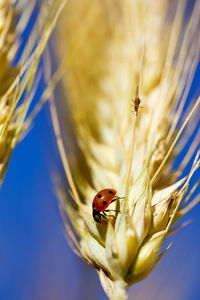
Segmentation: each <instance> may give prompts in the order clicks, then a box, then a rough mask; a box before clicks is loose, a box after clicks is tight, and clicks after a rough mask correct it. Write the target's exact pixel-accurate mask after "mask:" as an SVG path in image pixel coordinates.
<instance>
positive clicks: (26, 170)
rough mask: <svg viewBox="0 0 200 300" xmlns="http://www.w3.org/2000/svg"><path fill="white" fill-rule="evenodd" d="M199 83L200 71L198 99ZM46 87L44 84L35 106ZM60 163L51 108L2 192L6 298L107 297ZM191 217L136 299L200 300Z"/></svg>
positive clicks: (194, 214) (0, 279) (1, 278)
mask: <svg viewBox="0 0 200 300" xmlns="http://www.w3.org/2000/svg"><path fill="white" fill-rule="evenodd" d="M36 13H37V10H36V12H35V14H36ZM33 23H34V16H33V18H32V19H31V21H30V23H29V26H28V27H27V29H26V31H25V32H24V33H23V35H22V37H21V39H22V46H23V41H25V40H26V38H27V36H28V35H29V32H30V30H31V28H32V25H33ZM198 78H199V70H197V74H196V77H195V82H194V83H193V86H192V89H191V93H190V97H191V96H192V94H193V93H194V92H195V91H196V87H197V85H198V80H199V79H198ZM43 89H44V83H43V82H42V80H41V82H40V85H39V87H38V90H37V94H36V97H35V99H34V101H37V99H38V98H39V96H40V94H41V91H42V90H43ZM188 101H189V99H188ZM182 155H184V153H182ZM178 159H181V157H179V158H178ZM57 162H58V153H57V148H56V144H55V138H54V135H53V130H52V127H51V123H50V114H49V109H48V105H45V106H44V108H43V110H42V111H41V113H40V114H39V115H38V116H37V117H36V119H35V121H34V124H33V127H32V129H31V131H30V132H29V134H28V135H27V136H26V137H25V138H24V139H23V140H22V142H21V143H20V144H19V145H18V146H17V147H16V149H15V150H14V153H13V155H12V158H11V161H10V164H9V167H8V170H7V173H6V176H5V179H4V183H3V186H2V188H1V190H0V300H93V299H95V300H100V299H101V300H103V299H106V296H105V294H104V292H103V290H102V288H101V285H100V283H99V279H98V276H97V274H96V272H95V270H93V268H91V267H90V266H89V265H87V264H86V263H85V262H83V261H82V260H81V259H80V258H79V257H77V256H76V255H75V254H74V253H73V252H72V250H71V249H70V247H69V245H68V244H67V241H66V239H65V236H64V226H63V223H62V219H61V216H60V213H59V209H58V203H57V198H56V195H55V190H54V186H53V181H52V175H53V172H54V171H55V169H56V165H57ZM188 219H189V220H191V223H190V224H189V225H188V226H186V227H185V228H183V229H181V230H180V231H179V232H177V233H176V234H174V235H173V236H171V237H169V238H168V239H167V241H166V243H165V246H167V245H168V244H169V243H170V242H171V241H174V242H173V245H172V246H171V247H170V249H169V251H168V252H167V254H166V255H165V256H164V257H163V258H162V260H161V261H160V263H159V264H158V266H157V267H156V269H155V270H154V271H153V272H152V273H151V274H150V275H149V277H148V278H147V279H145V280H144V281H142V282H140V283H138V284H136V285H135V286H132V287H131V288H130V289H129V299H130V300H132V299H133V300H145V299H148V300H153V299H157V300H165V299H168V300H169V299H170V300H199V299H200V238H199V236H200V234H199V232H200V205H197V206H196V207H195V208H194V209H193V210H192V211H191V212H190V213H188V214H187V216H186V217H184V218H183V221H184V220H188Z"/></svg>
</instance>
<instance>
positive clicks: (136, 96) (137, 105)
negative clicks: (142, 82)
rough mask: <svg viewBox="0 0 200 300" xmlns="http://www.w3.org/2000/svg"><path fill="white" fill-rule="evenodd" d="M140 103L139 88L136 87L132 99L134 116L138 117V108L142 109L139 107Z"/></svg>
mask: <svg viewBox="0 0 200 300" xmlns="http://www.w3.org/2000/svg"><path fill="white" fill-rule="evenodd" d="M141 102H142V100H141V99H140V98H139V88H138V86H137V89H136V95H135V99H133V106H134V111H135V113H136V116H138V111H139V108H142V106H140V103H141Z"/></svg>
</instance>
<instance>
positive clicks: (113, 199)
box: [111, 196, 125, 203]
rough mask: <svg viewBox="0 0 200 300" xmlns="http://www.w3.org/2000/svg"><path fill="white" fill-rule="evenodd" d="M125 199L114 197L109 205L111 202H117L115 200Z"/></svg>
mask: <svg viewBox="0 0 200 300" xmlns="http://www.w3.org/2000/svg"><path fill="white" fill-rule="evenodd" d="M124 198H125V197H118V196H117V197H115V198H114V199H113V200H112V201H111V203H113V202H115V201H117V200H120V199H124Z"/></svg>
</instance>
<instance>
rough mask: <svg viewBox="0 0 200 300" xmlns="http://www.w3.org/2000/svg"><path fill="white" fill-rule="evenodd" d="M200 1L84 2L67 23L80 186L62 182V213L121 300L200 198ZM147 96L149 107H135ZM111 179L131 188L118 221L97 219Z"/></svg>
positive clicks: (67, 83) (61, 127) (72, 169)
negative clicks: (196, 85) (199, 76)
mask: <svg viewBox="0 0 200 300" xmlns="http://www.w3.org/2000/svg"><path fill="white" fill-rule="evenodd" d="M199 6H200V2H199V1H198V0H197V1H195V3H194V5H193V6H192V5H191V2H190V1H169V0H161V1H153V0H142V1H141V0H136V1H130V0H121V1H114V0H111V1H106V0H104V1H100V0H95V1H92V2H91V1H89V0H84V1H82V0H76V1H71V2H69V3H68V6H67V8H66V11H65V14H64V15H63V18H62V19H61V21H60V23H59V26H58V32H57V44H56V45H59V47H57V48H56V50H57V51H58V53H59V55H60V57H62V59H63V58H64V59H65V62H66V69H67V75H66V77H65V78H64V81H63V82H64V88H65V91H66V98H65V100H64V101H62V102H61V99H59V102H57V106H55V104H54V103H53V102H52V105H51V112H52V120H53V125H54V129H55V133H56V137H57V143H58V147H59V151H60V155H61V158H62V161H63V166H64V169H65V173H66V177H67V180H68V186H69V193H68V192H67V193H66V194H65V193H64V192H62V191H61V190H59V196H60V199H61V200H62V201H61V207H62V213H63V217H64V220H65V224H66V229H67V233H68V237H69V242H70V244H71V246H72V248H73V250H74V251H75V252H76V253H77V254H78V255H80V256H81V257H82V258H84V259H85V260H86V261H87V262H89V263H90V264H91V265H93V266H94V267H95V268H96V270H97V272H98V274H99V277H100V280H101V283H102V286H103V288H104V290H105V292H106V293H107V295H108V297H109V298H110V299H126V297H127V296H126V290H127V288H128V286H129V285H131V284H133V283H135V282H137V281H139V280H142V279H143V278H145V277H146V276H147V275H148V274H149V273H150V272H151V270H152V269H153V268H154V267H155V266H156V264H157V263H158V261H159V260H160V259H161V257H162V256H163V255H164V254H165V252H166V251H167V249H166V250H165V251H164V252H162V253H160V251H161V246H162V244H163V241H164V239H165V238H166V237H167V236H168V235H169V234H171V233H173V232H174V231H175V230H177V229H178V228H179V227H172V226H173V225H174V224H175V223H176V222H177V221H178V220H179V219H180V217H181V216H183V215H184V214H185V213H186V212H187V211H188V210H190V209H191V208H192V207H193V206H194V205H195V204H196V203H197V202H199V195H198V196H197V197H196V198H195V199H193V201H192V202H191V201H190V202H189V200H190V199H191V197H192V195H193V193H194V191H195V190H196V188H197V187H198V184H199V180H198V181H197V182H196V183H195V184H194V185H193V186H192V187H191V186H190V182H191V181H190V180H191V178H192V176H193V174H194V173H195V172H196V171H197V170H198V172H199V164H200V160H199V151H198V147H199V130H197V129H198V126H199V125H198V124H199V123H198V122H199V117H198V116H199V104H200V98H198V99H197V100H195V99H192V100H191V101H190V103H189V105H187V106H186V100H187V98H188V94H189V91H190V88H191V83H192V81H193V78H194V74H195V71H196V67H197V64H198V61H199V50H200V37H199V25H200V11H199ZM136 91H137V93H136ZM136 94H137V96H139V97H140V98H141V100H142V102H141V106H142V107H143V108H140V109H139V112H138V113H136V114H135V112H132V107H131V104H132V99H134V98H135V95H136ZM186 107H187V110H186ZM133 110H134V109H133ZM64 112H65V113H64ZM70 124H71V128H69V127H68V126H69V125H70ZM70 130H71V131H72V133H70ZM69 133H70V134H71V137H72V138H71V140H70V138H69V137H68V135H67V134H69ZM191 137H192V140H193V142H191V143H190V144H188V141H189V139H191ZM69 144H71V145H70V146H69ZM67 145H68V148H67ZM184 148H185V149H187V150H185V151H184V157H183V159H182V161H181V162H179V166H178V167H177V168H176V170H172V163H173V161H174V160H175V158H176V157H177V156H178V155H179V153H181V151H182V150H183V149H184ZM66 153H67V154H66ZM191 161H193V162H192V163H191ZM187 166H190V171H189V173H188V174H187V176H185V177H182V172H183V170H184V169H185V168H186V167H187ZM104 188H114V189H116V190H117V193H118V195H119V196H125V199H124V200H123V201H120V203H119V202H118V203H117V204H115V205H114V204H112V205H111V207H112V208H115V206H116V207H117V208H120V209H121V213H119V214H117V215H116V221H115V222H114V223H113V222H111V221H109V220H108V223H107V225H105V224H98V223H95V221H94V220H93V218H92V201H93V198H94V196H95V194H96V193H97V192H98V191H99V190H101V189H104ZM188 191H190V192H189V193H188ZM186 194H187V197H185V195H186ZM70 224H71V225H72V226H71V225H70Z"/></svg>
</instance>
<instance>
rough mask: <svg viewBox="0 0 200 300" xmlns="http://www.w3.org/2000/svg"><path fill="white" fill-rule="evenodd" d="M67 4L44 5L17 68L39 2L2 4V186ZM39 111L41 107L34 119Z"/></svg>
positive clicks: (7, 1)
mask: <svg viewBox="0 0 200 300" xmlns="http://www.w3.org/2000/svg"><path fill="white" fill-rule="evenodd" d="M66 2H67V1H58V0H57V1H46V2H45V3H43V4H42V5H41V9H40V11H39V12H38V16H37V18H36V19H37V21H36V25H35V26H34V28H33V29H32V31H30V36H29V38H28V39H27V41H26V43H25V44H24V47H23V49H21V50H20V51H21V59H19V60H18V61H17V64H15V65H14V64H13V61H14V59H15V54H16V52H17V51H18V49H19V46H20V40H19V36H20V34H21V33H22V32H23V31H24V30H25V29H26V27H27V26H28V23H29V20H30V18H31V15H32V13H33V10H34V8H35V6H36V1H35V0H33V1H27V0H19V1H12V0H2V1H0V64H1V70H0V83H1V84H0V183H2V180H3V176H4V174H5V171H6V168H7V165H8V162H9V159H10V156H11V153H12V150H13V148H14V147H15V145H16V143H17V142H18V141H19V139H20V137H21V135H22V133H23V132H24V130H26V129H27V127H28V126H29V125H30V123H31V121H32V119H33V116H31V117H30V118H28V119H26V116H27V112H28V109H29V106H30V103H31V99H32V98H33V96H34V93H35V91H36V89H37V83H38V80H39V77H38V76H37V75H36V74H37V68H38V63H39V60H40V57H41V55H42V53H43V51H44V48H45V45H46V43H47V41H48V39H49V37H50V35H51V32H52V30H53V28H54V26H55V23H56V21H57V19H58V16H59V14H60V12H61V10H62V9H63V7H64V5H65V3H66ZM21 48H22V47H21ZM46 90H48V85H47V89H46ZM43 98H45V99H46V97H43ZM43 100H44V99H43ZM36 111H38V105H37V106H36V108H35V110H34V111H33V114H34V115H35V113H34V112H36Z"/></svg>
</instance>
